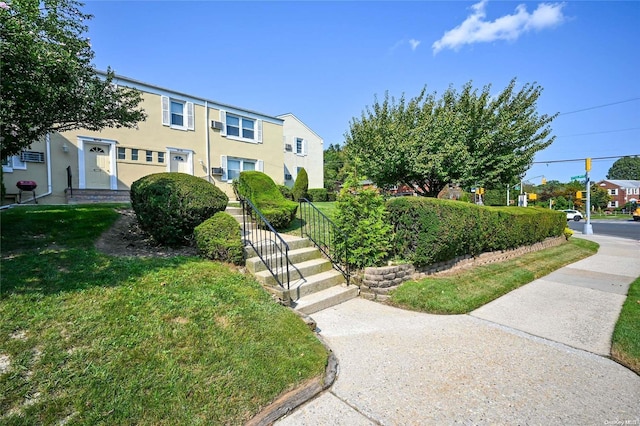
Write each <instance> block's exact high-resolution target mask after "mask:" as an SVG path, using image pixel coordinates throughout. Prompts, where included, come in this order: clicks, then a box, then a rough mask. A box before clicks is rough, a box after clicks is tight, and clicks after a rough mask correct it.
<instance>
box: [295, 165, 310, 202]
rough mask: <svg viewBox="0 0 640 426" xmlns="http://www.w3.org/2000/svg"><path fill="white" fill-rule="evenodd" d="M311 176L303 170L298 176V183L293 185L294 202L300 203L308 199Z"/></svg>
mask: <svg viewBox="0 0 640 426" xmlns="http://www.w3.org/2000/svg"><path fill="white" fill-rule="evenodd" d="M308 191H309V175H307V171H306V170H305V169H304V168H302V169H300V171H299V172H298V176H296V181H295V182H294V183H293V190H292V192H293V201H300V199H302V198H308V197H309V195H308V194H307V192H308Z"/></svg>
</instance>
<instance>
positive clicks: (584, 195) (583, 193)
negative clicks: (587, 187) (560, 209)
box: [576, 191, 587, 200]
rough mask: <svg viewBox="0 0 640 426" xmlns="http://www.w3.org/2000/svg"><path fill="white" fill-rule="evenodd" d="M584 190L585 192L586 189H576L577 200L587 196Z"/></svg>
mask: <svg viewBox="0 0 640 426" xmlns="http://www.w3.org/2000/svg"><path fill="white" fill-rule="evenodd" d="M585 192H587V191H576V199H577V200H582V199H584V198H587V196H586V194H585Z"/></svg>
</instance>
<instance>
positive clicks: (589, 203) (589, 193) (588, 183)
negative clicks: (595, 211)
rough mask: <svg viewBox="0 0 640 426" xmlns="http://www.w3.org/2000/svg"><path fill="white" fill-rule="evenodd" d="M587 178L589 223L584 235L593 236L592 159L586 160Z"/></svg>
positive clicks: (585, 225) (583, 231) (585, 226)
mask: <svg viewBox="0 0 640 426" xmlns="http://www.w3.org/2000/svg"><path fill="white" fill-rule="evenodd" d="M584 169H585V172H586V173H585V178H586V180H587V184H586V185H587V206H586V207H587V223H585V224H584V229H583V230H582V233H583V234H584V235H593V227H592V226H591V181H590V179H589V172H590V171H591V158H586V159H585V160H584Z"/></svg>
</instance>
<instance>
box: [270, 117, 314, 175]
mask: <svg viewBox="0 0 640 426" xmlns="http://www.w3.org/2000/svg"><path fill="white" fill-rule="evenodd" d="M278 118H280V119H282V120H284V130H283V143H284V147H283V148H284V184H285V185H286V186H288V187H292V186H293V184H294V182H295V180H296V177H297V176H298V172H299V171H300V169H302V168H304V169H305V171H306V172H307V175H308V176H309V188H324V161H323V156H324V141H323V140H322V138H321V137H320V136H318V134H317V133H316V132H314V131H313V130H311V129H310V128H309V127H308V126H307V125H306V124H304V123H303V122H302V121H301V120H300V119H299V118H298V117H296V116H295V115H294V114H291V113H288V114H282V115H279V116H278Z"/></svg>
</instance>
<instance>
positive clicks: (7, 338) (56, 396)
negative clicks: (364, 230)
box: [0, 206, 327, 425]
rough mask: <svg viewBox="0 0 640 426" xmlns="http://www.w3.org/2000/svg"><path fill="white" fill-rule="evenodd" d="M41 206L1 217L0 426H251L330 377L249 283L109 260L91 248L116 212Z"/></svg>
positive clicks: (285, 314)
mask: <svg viewBox="0 0 640 426" xmlns="http://www.w3.org/2000/svg"><path fill="white" fill-rule="evenodd" d="M39 209H40V208H38V207H36V208H28V209H10V210H8V211H4V212H2V213H1V214H2V216H1V217H0V219H1V220H2V241H3V252H2V263H1V264H0V289H1V290H2V292H1V294H0V318H2V321H0V424H65V423H70V424H140V425H174V424H189V425H192V424H193V425H198V424H244V423H245V422H246V421H247V420H248V419H250V418H251V417H253V416H254V415H255V414H257V413H258V412H259V411H260V409H261V408H262V407H264V406H266V405H267V404H269V403H270V402H271V401H273V400H274V399H275V398H277V397H278V396H279V395H280V394H282V393H283V392H285V391H288V390H290V389H292V388H294V387H296V386H297V385H299V384H301V383H304V382H305V381H307V380H308V379H309V378H312V377H316V376H318V375H320V374H322V373H323V372H324V366H325V365H326V361H327V353H326V350H325V348H324V347H323V346H322V344H321V343H320V342H319V341H318V339H317V338H316V337H315V336H314V335H313V333H312V332H311V331H310V330H309V329H308V327H307V326H306V325H305V324H304V323H303V322H302V321H301V320H300V319H299V318H298V317H297V316H296V315H295V314H294V313H293V312H291V311H290V310H288V309H286V308H284V307H282V306H280V305H278V304H276V303H274V302H273V301H272V299H271V297H270V296H269V295H268V294H267V293H266V292H265V291H264V289H262V287H261V286H260V285H259V284H258V283H257V282H256V281H255V280H253V279H252V278H250V277H248V276H245V275H242V274H240V273H238V272H236V271H234V270H232V269H230V268H229V267H228V266H226V265H223V264H220V263H215V262H210V261H206V260H203V259H199V258H195V257H174V258H168V259H167V258H162V259H157V258H156V259H153V258H145V259H140V258H127V257H122V258H120V257H111V256H107V255H104V254H102V253H99V252H97V251H96V250H95V249H94V248H93V246H92V239H91V238H93V239H95V238H97V236H98V235H99V234H100V233H101V231H102V230H104V229H108V226H109V224H110V223H112V222H113V220H115V218H116V217H117V213H115V212H114V210H113V208H104V207H97V206H92V207H81V208H58V207H57V208H44V209H42V210H40V212H38V211H39ZM86 209H89V211H90V212H91V213H89V212H88V211H87V210H86ZM74 212H76V213H77V214H75V215H74V214H73V213H74ZM114 213H115V216H114ZM61 215H62V216H61ZM47 216H48V217H49V219H40V218H41V217H42V218H44V217H47ZM35 217H37V219H35ZM61 217H64V218H65V220H64V222H62V221H60V220H59V219H60V218H61ZM67 219H68V221H67ZM23 221H29V222H31V223H30V224H29V225H28V226H27V225H25V223H23ZM40 222H41V223H40ZM47 222H48V223H49V226H48V227H44V226H42V225H43V224H45V223H47ZM30 230H31V233H30ZM65 230H66V231H65ZM65 232H66V234H65ZM16 233H17V234H18V235H20V238H21V239H22V240H21V241H14V239H13V237H12V236H13V235H16ZM84 234H89V235H88V236H86V237H83V236H82V235H84ZM53 235H56V237H55V238H54V237H53ZM64 235H69V240H68V241H67V240H65V238H64ZM89 237H91V238H89ZM67 242H68V243H69V244H66V243H67ZM8 248H10V249H11V250H13V251H10V250H8Z"/></svg>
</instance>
